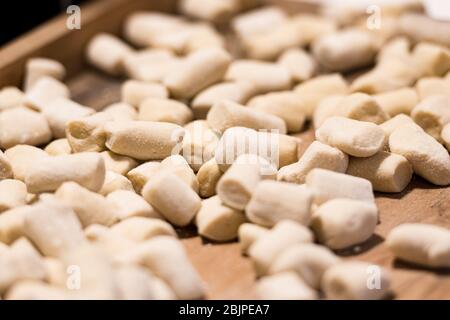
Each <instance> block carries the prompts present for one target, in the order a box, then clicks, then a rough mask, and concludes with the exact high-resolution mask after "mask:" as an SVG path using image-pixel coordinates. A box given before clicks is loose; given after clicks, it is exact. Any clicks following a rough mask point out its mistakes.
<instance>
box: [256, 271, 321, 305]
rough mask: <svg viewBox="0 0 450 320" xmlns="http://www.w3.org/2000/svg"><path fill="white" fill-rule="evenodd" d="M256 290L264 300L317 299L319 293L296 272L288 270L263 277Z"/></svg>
mask: <svg viewBox="0 0 450 320" xmlns="http://www.w3.org/2000/svg"><path fill="white" fill-rule="evenodd" d="M256 292H257V294H258V296H259V298H260V299H264V300H316V299H318V294H317V292H316V291H315V290H313V289H311V288H310V287H309V286H308V285H307V284H306V283H305V282H304V281H303V280H302V278H301V277H300V276H298V275H297V274H296V273H295V272H292V271H286V272H281V273H277V274H275V275H270V276H266V277H263V278H262V279H261V280H259V281H258V282H257V283H256Z"/></svg>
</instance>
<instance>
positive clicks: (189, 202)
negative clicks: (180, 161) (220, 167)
mask: <svg viewBox="0 0 450 320" xmlns="http://www.w3.org/2000/svg"><path fill="white" fill-rule="evenodd" d="M142 196H143V197H144V199H145V200H147V201H148V202H149V203H150V204H151V205H152V206H153V207H155V208H156V209H157V210H158V211H159V212H160V213H161V214H162V215H163V216H164V217H165V218H166V219H167V220H169V221H170V222H171V223H173V224H174V225H176V226H187V225H188V224H190V223H191V221H192V219H193V218H194V216H195V214H196V213H197V211H198V210H199V209H200V207H201V200H200V197H199V196H198V195H197V194H196V193H195V192H194V191H193V190H192V189H191V188H190V187H189V186H188V185H187V184H186V183H185V182H184V181H183V180H181V179H180V178H179V177H177V176H176V175H175V174H173V173H171V172H161V173H159V174H157V175H155V176H153V177H152V179H151V180H150V181H149V182H148V183H147V184H146V185H145V186H144V189H143V190H142Z"/></svg>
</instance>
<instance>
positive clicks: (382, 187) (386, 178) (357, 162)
mask: <svg viewBox="0 0 450 320" xmlns="http://www.w3.org/2000/svg"><path fill="white" fill-rule="evenodd" d="M347 174H350V175H352V176H356V177H360V178H364V179H367V180H369V181H370V182H371V183H372V187H373V190H375V191H381V192H402V191H403V190H404V189H405V188H406V186H407V185H408V183H409V182H410V181H411V178H412V174H413V170H412V166H411V164H410V163H409V162H408V160H407V159H406V158H405V157H403V156H401V155H399V154H394V153H389V152H385V151H380V152H378V153H377V154H375V155H373V156H371V157H369V158H355V157H352V158H350V161H349V164H348V169H347Z"/></svg>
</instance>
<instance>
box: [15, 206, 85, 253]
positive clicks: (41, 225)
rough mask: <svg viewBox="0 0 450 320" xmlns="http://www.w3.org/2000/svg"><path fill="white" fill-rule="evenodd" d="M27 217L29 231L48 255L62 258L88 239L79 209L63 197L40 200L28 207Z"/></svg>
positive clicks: (31, 237)
mask: <svg viewBox="0 0 450 320" xmlns="http://www.w3.org/2000/svg"><path fill="white" fill-rule="evenodd" d="M24 219H25V220H24V233H25V235H26V236H27V237H28V238H29V239H30V240H31V241H32V242H33V243H34V244H35V245H36V247H37V248H38V249H39V251H41V252H42V253H43V254H44V255H46V256H50V257H55V258H58V257H61V256H63V255H64V254H67V253H68V252H71V251H72V250H75V249H76V248H78V247H79V246H81V245H83V244H84V243H85V237H84V234H83V231H82V229H81V223H80V221H79V220H78V218H77V216H76V214H75V212H73V210H72V209H71V208H70V207H69V206H67V205H64V204H62V203H61V202H60V201H57V200H54V199H46V200H44V201H41V202H38V203H37V204H35V205H33V206H31V207H29V208H28V210H27V212H26V214H25V218H24ZM49 239H52V241H49Z"/></svg>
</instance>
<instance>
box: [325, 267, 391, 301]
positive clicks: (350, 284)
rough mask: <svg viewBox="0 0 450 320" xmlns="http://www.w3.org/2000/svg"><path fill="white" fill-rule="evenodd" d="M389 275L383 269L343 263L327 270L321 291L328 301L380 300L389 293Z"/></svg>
mask: <svg viewBox="0 0 450 320" xmlns="http://www.w3.org/2000/svg"><path fill="white" fill-rule="evenodd" d="M390 283H391V279H390V275H389V274H388V273H387V271H386V270H385V269H384V268H381V267H379V266H377V265H373V264H369V263H366V262H361V261H343V262H341V263H338V264H336V265H334V266H332V267H331V268H329V269H328V270H327V271H326V272H325V274H324V276H323V278H322V286H321V287H322V290H323V292H324V293H325V297H326V298H327V299H330V300H380V299H383V298H384V297H386V296H387V295H388V293H389V291H390Z"/></svg>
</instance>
